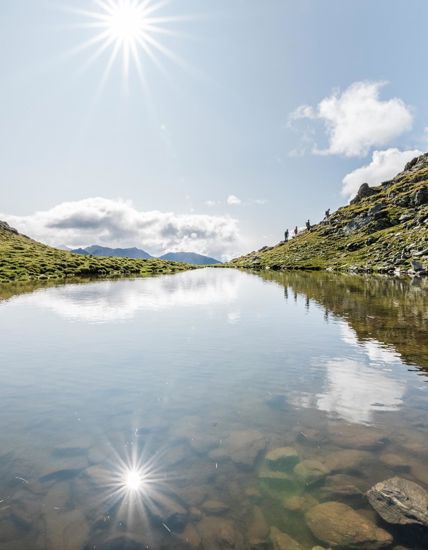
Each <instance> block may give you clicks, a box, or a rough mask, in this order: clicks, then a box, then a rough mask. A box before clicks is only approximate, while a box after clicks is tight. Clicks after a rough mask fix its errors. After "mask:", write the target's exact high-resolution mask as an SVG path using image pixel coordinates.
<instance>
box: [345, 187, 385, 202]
mask: <svg viewBox="0 0 428 550" xmlns="http://www.w3.org/2000/svg"><path fill="white" fill-rule="evenodd" d="M378 192H379V190H378V189H376V188H375V187H370V185H369V184H368V183H363V184H362V185H361V186H360V188H359V189H358V193H357V194H356V195H355V198H354V199H352V201H351V204H356V203H357V202H361V201H362V200H363V199H365V198H367V197H371V196H372V195H377V193H378Z"/></svg>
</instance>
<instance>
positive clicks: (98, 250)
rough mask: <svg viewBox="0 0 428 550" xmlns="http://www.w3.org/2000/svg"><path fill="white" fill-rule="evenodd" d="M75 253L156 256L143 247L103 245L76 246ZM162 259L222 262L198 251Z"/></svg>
mask: <svg viewBox="0 0 428 550" xmlns="http://www.w3.org/2000/svg"><path fill="white" fill-rule="evenodd" d="M71 252H74V253H75V254H81V255H83V256H88V255H93V256H104V257H122V258H134V259H135V258H143V259H151V258H156V256H152V255H150V254H149V253H148V252H146V251H145V250H142V249H141V248H136V247H133V248H110V247H107V246H101V245H91V246H87V247H86V248H75V249H74V250H71ZM158 258H159V259H160V260H166V261H170V262H181V263H188V264H193V265H214V264H221V262H220V261H219V260H216V259H215V258H211V257H210V256H205V255H204V254H198V253H196V252H167V253H166V254H163V255H162V256H159V257H158Z"/></svg>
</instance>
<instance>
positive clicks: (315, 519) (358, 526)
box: [305, 502, 392, 550]
mask: <svg viewBox="0 0 428 550" xmlns="http://www.w3.org/2000/svg"><path fill="white" fill-rule="evenodd" d="M305 518H306V523H307V525H308V527H309V529H310V530H311V532H312V534H313V535H314V536H315V537H316V538H317V539H318V540H320V541H322V542H324V543H325V544H327V545H329V546H331V548H348V549H359V548H361V549H365V550H378V549H381V548H386V547H388V546H389V545H390V544H391V543H392V536H391V535H390V534H389V533H388V532H387V531H385V530H384V529H381V528H379V527H377V526H376V525H375V524H374V523H373V522H372V521H370V520H369V519H367V518H365V517H364V516H362V515H360V514H358V513H357V512H355V511H354V510H353V509H352V508H350V507H349V506H347V505H346V504H342V503H340V502H326V503H324V504H318V505H317V506H314V507H313V508H311V509H310V510H309V511H308V512H306V514H305Z"/></svg>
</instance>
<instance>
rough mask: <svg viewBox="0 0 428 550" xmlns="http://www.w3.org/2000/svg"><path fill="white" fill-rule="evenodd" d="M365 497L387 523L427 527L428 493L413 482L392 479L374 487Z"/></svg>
mask: <svg viewBox="0 0 428 550" xmlns="http://www.w3.org/2000/svg"><path fill="white" fill-rule="evenodd" d="M367 497H368V499H369V502H370V504H371V505H372V506H373V508H374V509H375V510H376V512H377V513H378V514H379V515H380V516H381V517H382V519H384V520H385V521H386V522H388V523H392V524H394V525H422V526H424V527H428V493H427V492H426V491H425V489H423V488H422V487H421V486H420V485H418V484H417V483H414V482H413V481H409V480H407V479H403V478H401V477H392V478H391V479H387V480H386V481H381V482H380V483H377V484H376V485H374V486H373V487H372V488H371V489H370V490H369V491H368V492H367Z"/></svg>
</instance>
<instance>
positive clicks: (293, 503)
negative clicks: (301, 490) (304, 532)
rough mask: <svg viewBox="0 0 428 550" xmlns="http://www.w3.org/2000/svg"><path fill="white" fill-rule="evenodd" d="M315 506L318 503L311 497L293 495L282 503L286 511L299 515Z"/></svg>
mask: <svg viewBox="0 0 428 550" xmlns="http://www.w3.org/2000/svg"><path fill="white" fill-rule="evenodd" d="M317 504H319V502H318V501H317V499H316V498H314V497H313V496H312V495H294V496H292V497H289V498H286V499H284V500H283V501H282V505H283V506H284V508H285V509H286V510H288V511H289V512H299V513H304V512H307V511H308V510H309V509H310V508H313V507H314V506H316V505H317Z"/></svg>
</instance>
